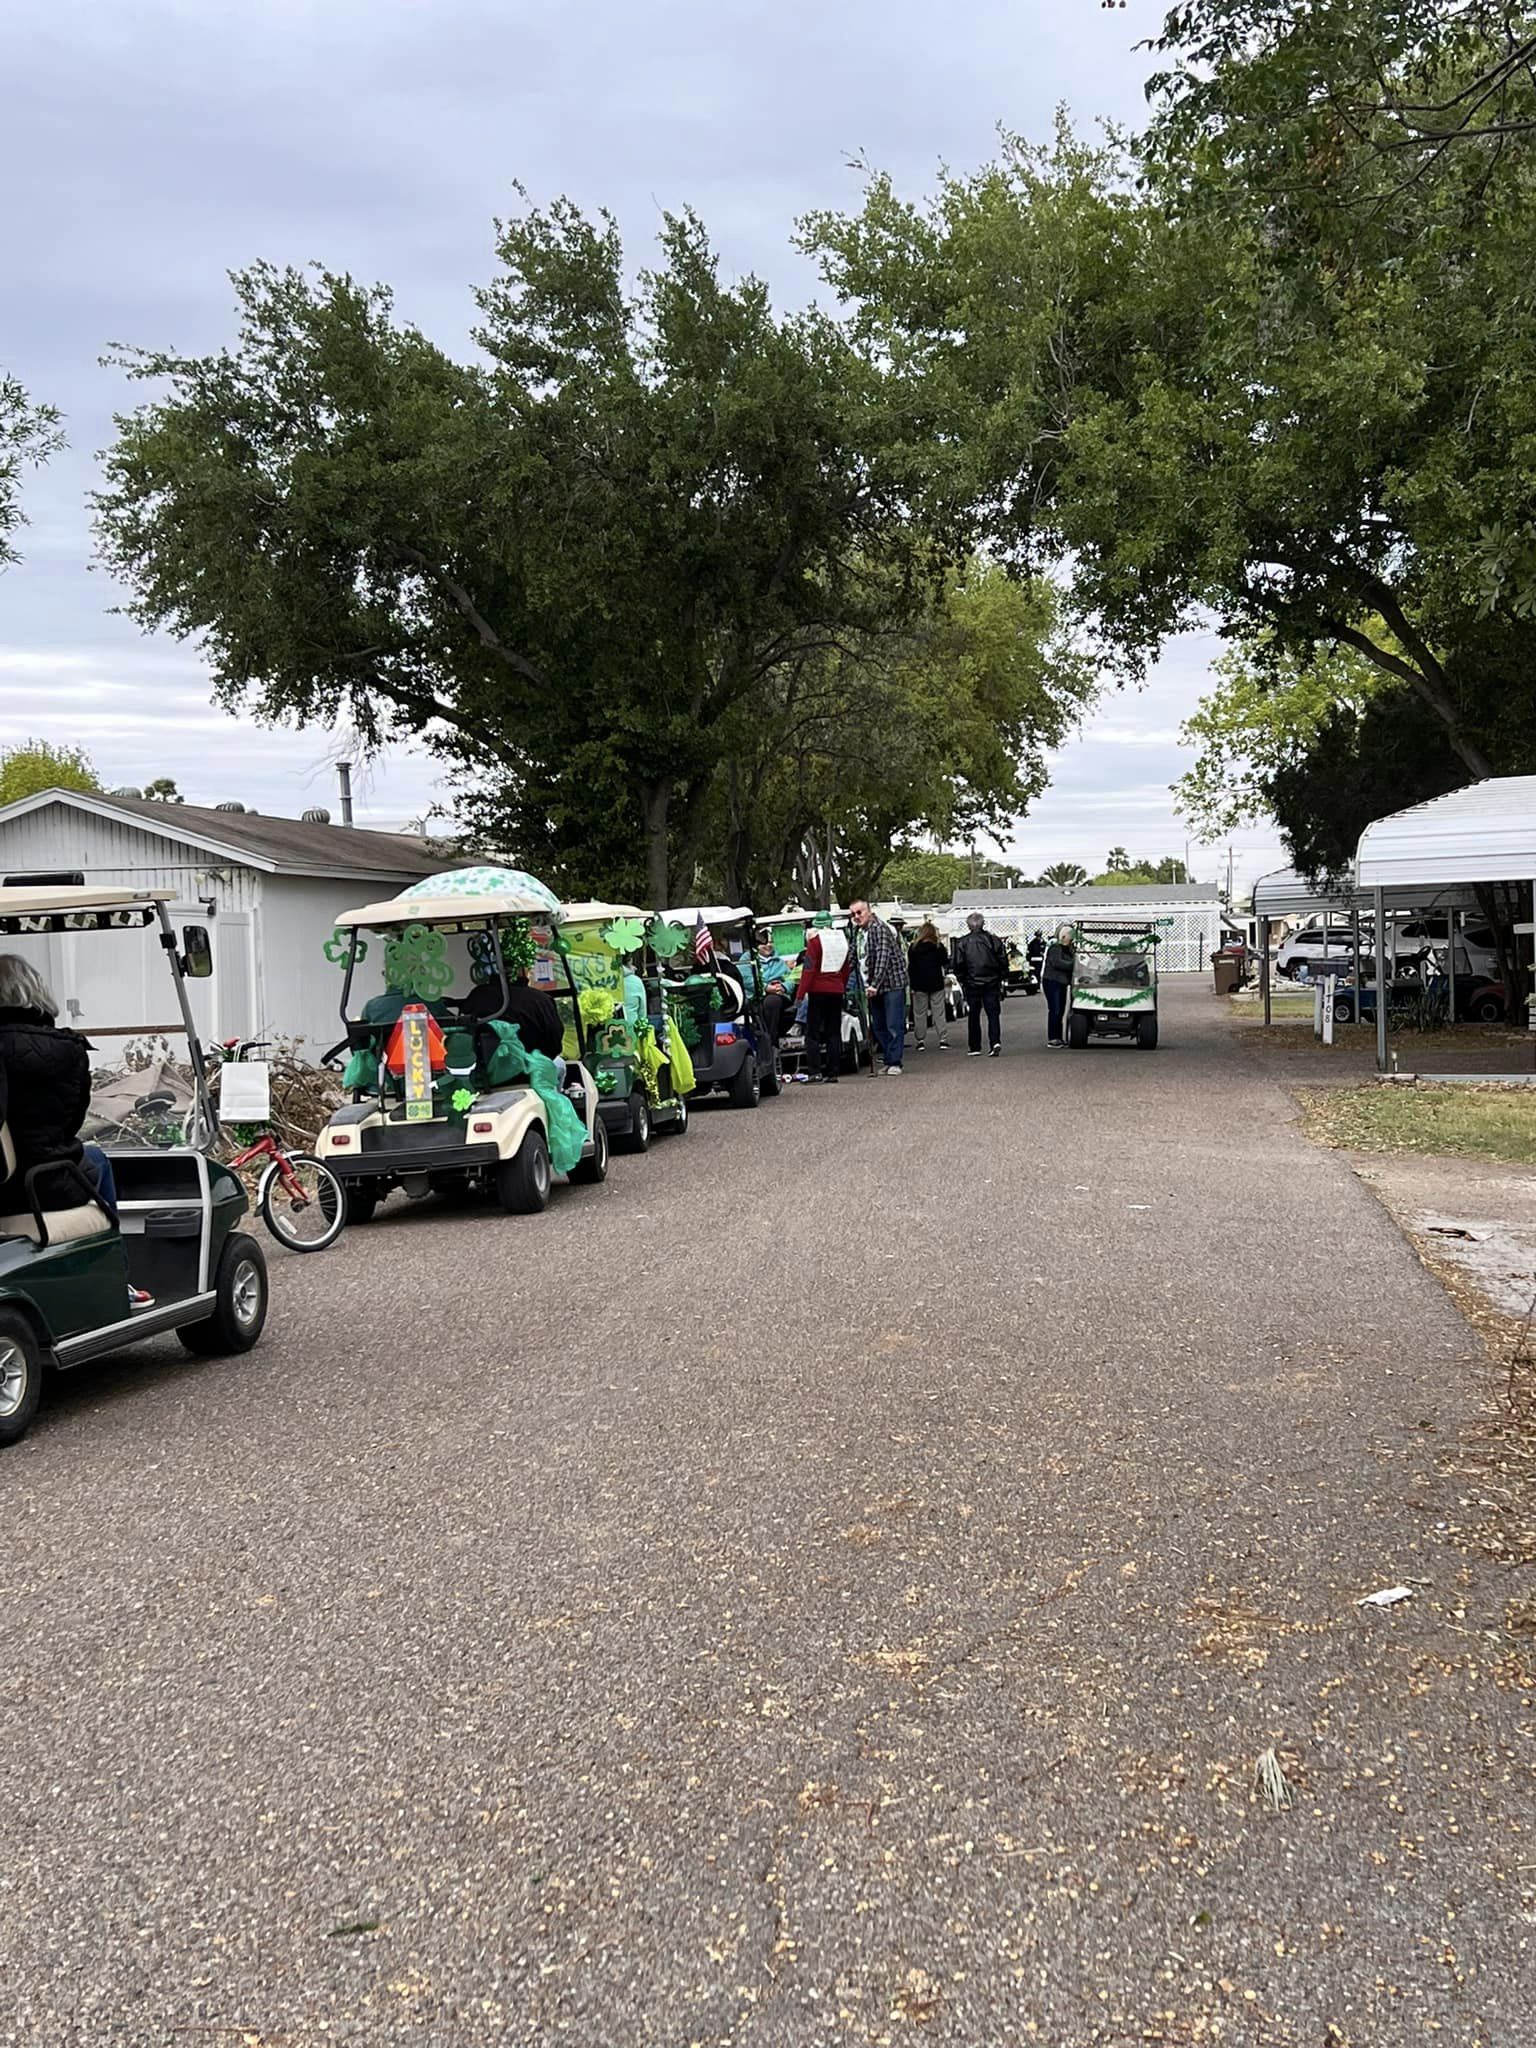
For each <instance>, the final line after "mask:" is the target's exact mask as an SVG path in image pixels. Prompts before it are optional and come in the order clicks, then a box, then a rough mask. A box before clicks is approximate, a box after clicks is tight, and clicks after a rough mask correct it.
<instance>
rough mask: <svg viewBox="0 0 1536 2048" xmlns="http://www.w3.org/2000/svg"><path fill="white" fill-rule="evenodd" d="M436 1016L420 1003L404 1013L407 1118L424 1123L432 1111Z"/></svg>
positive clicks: (407, 1007) (402, 1033) (407, 1120)
mask: <svg viewBox="0 0 1536 2048" xmlns="http://www.w3.org/2000/svg"><path fill="white" fill-rule="evenodd" d="M431 1023H432V1019H431V1017H430V1016H429V1015H428V1013H427V1010H426V1009H425V1007H424V1006H423V1005H422V1004H420V1003H408V1004H407V1005H406V1007H405V1009H403V1010H402V1011H401V1013H400V1038H401V1050H402V1054H403V1058H404V1065H405V1120H406V1122H407V1123H408V1124H417V1123H424V1122H426V1121H427V1119H428V1118H430V1116H431V1114H432V1034H431V1028H430V1027H431Z"/></svg>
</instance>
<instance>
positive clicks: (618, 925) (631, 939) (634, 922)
mask: <svg viewBox="0 0 1536 2048" xmlns="http://www.w3.org/2000/svg"><path fill="white" fill-rule="evenodd" d="M603 944H604V945H605V946H608V947H611V949H612V950H613V951H614V952H615V953H638V952H639V950H640V948H641V947H642V946H643V945H644V944H645V924H644V921H643V920H642V919H640V918H638V917H616V918H615V919H614V920H613V922H612V923H611V924H605V925H604V926H603Z"/></svg>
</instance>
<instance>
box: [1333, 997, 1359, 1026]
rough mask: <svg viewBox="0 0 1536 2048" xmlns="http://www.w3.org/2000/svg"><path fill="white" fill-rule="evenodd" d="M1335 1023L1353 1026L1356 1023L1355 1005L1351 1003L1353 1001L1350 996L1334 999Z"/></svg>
mask: <svg viewBox="0 0 1536 2048" xmlns="http://www.w3.org/2000/svg"><path fill="white" fill-rule="evenodd" d="M1333 1021H1334V1023H1335V1024H1353V1023H1354V1021H1355V1006H1354V1003H1353V1002H1352V1001H1351V999H1350V998H1349V997H1348V996H1335V997H1334V999H1333Z"/></svg>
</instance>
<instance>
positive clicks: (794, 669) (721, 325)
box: [97, 201, 1083, 902]
mask: <svg viewBox="0 0 1536 2048" xmlns="http://www.w3.org/2000/svg"><path fill="white" fill-rule="evenodd" d="M497 253H498V257H499V263H500V267H499V270H498V272H497V274H496V276H495V277H494V279H493V280H492V282H491V283H490V284H489V285H488V286H487V287H486V288H485V289H484V290H482V291H481V292H479V293H478V294H477V298H478V303H479V307H480V312H481V326H480V329H479V332H478V335H477V340H478V342H479V344H480V347H481V350H482V352H483V355H482V359H481V360H478V361H475V362H472V363H468V364H461V363H458V362H455V361H453V360H452V359H450V358H449V357H448V356H447V355H446V354H445V353H444V352H443V351H442V350H440V349H439V348H437V347H436V346H435V345H434V344H433V343H431V342H430V341H428V340H427V339H426V338H425V337H424V336H423V335H421V334H420V333H419V332H417V331H416V330H415V329H414V328H411V327H409V326H408V325H405V324H403V323H401V322H400V321H399V320H398V319H397V317H396V315H395V312H394V309H393V305H392V303H391V300H390V296H389V294H388V292H387V291H386V290H384V289H383V288H382V287H372V288H366V287H363V286H360V285H358V284H356V283H355V282H354V281H353V280H352V279H350V278H347V277H344V276H339V275H335V274H332V273H329V272H324V271H312V272H301V271H296V270H291V269H289V270H281V269H276V268H272V267H269V266H257V267H256V268H254V269H252V270H249V271H247V272H245V273H243V274H241V275H240V276H238V277H237V278H236V279H235V291H236V298H237V303H238V309H239V332H238V337H237V339H236V341H235V343H234V345H233V346H232V347H230V348H228V349H226V350H223V351H221V352H219V353H218V354H216V355H213V356H208V357H203V358H189V357H182V356H177V355H174V354H170V353H166V352H159V351H134V352H130V353H129V354H128V355H127V356H126V357H125V358H124V359H123V360H124V363H125V365H126V367H127V368H128V370H129V372H130V374H131V375H133V376H134V377H136V378H139V379H143V380H149V381H151V382H153V383H154V384H155V385H156V386H157V387H158V389H159V392H160V395H158V396H156V397H155V398H153V399H151V400H150V401H149V402H148V403H146V404H144V405H143V406H141V407H140V408H139V409H138V410H137V411H135V412H134V413H132V414H130V415H128V416H127V417H125V418H123V419H121V420H120V421H119V422H118V435H117V440H116V442H115V444H114V446H113V448H112V449H111V450H110V451H109V454H108V457H107V463H106V481H105V486H104V488H103V490H102V492H101V494H100V496H99V498H98V500H97V512H98V526H99V532H100V536H101V545H102V550H103V553H104V555H105V557H106V559H107V561H108V563H109V564H110V566H111V567H112V568H113V569H114V570H115V571H116V572H117V573H118V575H119V576H120V577H121V578H122V579H123V580H124V581H125V583H126V584H127V586H128V588H129V590H130V592H131V593H132V596H131V608H132V610H133V613H134V615H135V616H136V617H137V618H139V619H140V621H141V622H142V623H144V624H146V625H150V626H158V627H165V628H168V629H169V630H171V631H172V632H174V633H176V634H179V635H183V636H192V637H196V638H197V639H199V640H200V641H201V643H202V645H203V647H204V648H205V650H206V652H207V654H208V656H209V659H210V661H211V663H212V666H213V672H214V679H215V689H216V693H217V695H218V696H219V698H220V699H221V700H222V701H223V702H225V703H226V704H229V705H231V706H233V705H236V704H243V703H250V704H252V705H253V706H254V708H255V709H256V711H257V712H258V714H259V715H261V716H262V717H265V718H269V719H275V720H292V721H297V722H303V723H310V722H329V721H337V720H342V721H346V722H348V723H350V725H351V726H352V727H354V728H355V730H356V731H357V732H358V733H359V734H360V735H361V737H362V739H363V741H364V743H365V744H373V743H377V742H379V741H381V740H383V739H386V738H388V737H391V736H402V735H409V736H413V737H418V738H420V739H422V740H424V741H425V742H426V744H428V745H429V746H431V747H432V748H434V749H435V750H436V751H437V752H438V753H439V754H441V755H442V756H444V757H445V758H446V759H447V760H448V761H449V762H450V763H451V764H453V766H454V768H455V769H456V770H457V771H458V773H459V775H460V778H461V780H462V782H463V783H464V784H465V785H467V810H468V813H469V815H470V817H471V819H472V820H473V822H474V823H475V824H476V825H477V827H478V828H479V829H480V830H481V831H482V832H484V833H487V834H489V835H491V836H492V837H494V838H496V839H497V840H498V841H499V842H501V843H502V844H504V845H506V846H507V847H508V849H509V850H513V851H516V852H518V853H519V854H521V855H522V856H523V857H524V858H525V859H526V860H527V861H528V863H529V864H530V865H533V866H535V867H536V868H538V870H539V871H540V872H545V871H548V872H549V873H550V875H551V878H552V879H553V880H555V881H556V883H557V885H559V886H565V887H577V886H584V887H587V888H595V887H598V886H599V885H601V886H602V887H604V888H605V889H609V890H612V889H615V888H618V887H620V886H621V885H622V886H625V887H627V888H631V889H640V888H644V889H646V890H647V891H648V892H649V896H650V899H651V900H652V901H653V902H660V901H663V900H666V899H667V898H668V897H670V896H672V895H673V893H674V892H675V891H679V890H681V889H683V888H685V887H686V886H687V885H689V884H690V883H691V882H692V879H693V877H694V875H695V874H696V873H697V872H698V870H699V869H700V867H701V865H702V864H705V863H706V862H707V861H709V860H710V859H713V858H715V847H716V841H717V835H718V833H719V831H720V829H721V827H722V825H723V826H724V828H725V830H726V831H727V833H729V834H734V835H735V836H736V838H737V839H738V841H740V840H741V838H742V834H743V833H744V832H745V834H746V840H745V842H743V843H740V844H738V845H737V847H736V849H735V850H734V851H728V852H727V853H726V855H725V861H726V865H727V869H728V871H729V872H732V873H734V874H735V875H737V876H739V877H743V878H745V877H746V876H747V875H748V874H749V873H755V872H756V871H757V868H756V867H755V866H754V863H756V864H757V866H761V865H763V864H764V863H766V864H767V865H769V866H770V867H771V866H772V865H773V857H771V856H770V853H769V850H768V847H767V842H766V837H765V834H764V831H763V829H762V823H761V820H759V822H758V823H757V824H756V825H753V824H750V823H749V822H748V817H749V814H750V810H751V807H750V806H748V807H747V811H745V812H744V811H743V809H742V805H741V802H740V800H739V790H738V792H737V793H736V794H733V792H732V791H731V789H730V788H728V787H727V786H726V785H727V781H728V774H727V771H728V769H734V770H735V771H736V772H737V780H738V783H739V781H740V774H741V771H742V769H743V767H744V766H745V767H746V768H747V771H748V772H749V773H750V772H753V771H752V769H751V764H749V763H747V761H746V756H747V753H748V751H749V749H751V748H756V750H757V752H758V754H759V755H763V754H765V753H766V754H767V755H768V756H769V757H770V758H769V767H770V768H771V770H772V771H773V773H772V779H773V780H774V784H775V790H774V805H775V812H776V815H788V814H791V813H792V814H794V829H795V830H796V831H798V832H801V833H802V835H803V834H806V833H812V834H814V833H815V832H824V831H825V830H826V829H828V828H830V829H831V831H832V833H833V838H834V843H835V844H837V845H840V846H842V847H843V848H844V850H845V852H846V855H847V858H846V859H845V861H844V866H845V867H847V868H848V870H849V872H857V873H858V874H859V875H860V876H865V875H870V874H871V873H872V869H871V862H872V860H873V859H874V852H873V849H874V841H873V840H872V839H869V838H868V835H869V834H870V833H871V832H877V831H878V832H883V833H884V834H885V837H884V840H883V847H884V849H885V850H886V851H888V850H889V848H890V846H891V845H892V844H893V843H894V838H895V836H896V835H897V834H899V832H900V831H902V830H903V829H906V828H907V827H908V826H910V825H911V824H913V823H915V822H924V823H928V822H936V821H938V820H939V819H941V818H944V819H947V818H948V817H949V816H950V815H953V816H955V817H957V818H959V817H963V816H966V815H975V816H986V815H993V814H997V813H998V812H999V811H1000V809H1001V808H1004V807H1006V806H1007V805H1008V804H1010V803H1016V802H1022V801H1023V800H1025V799H1026V797H1027V794H1028V792H1029V790H1030V789H1031V788H1032V787H1034V786H1037V784H1038V779H1039V768H1038V759H1037V757H1034V756H1030V757H1028V758H1027V759H1026V758H1025V754H1023V753H1021V751H1020V750H1021V749H1025V750H1027V748H1028V747H1029V746H1030V745H1032V744H1033V743H1034V742H1035V741H1036V740H1038V741H1039V742H1040V743H1042V744H1044V743H1046V742H1048V741H1049V740H1050V738H1051V737H1052V735H1053V734H1057V733H1059V731H1060V729H1061V726H1062V722H1063V719H1064V718H1065V717H1066V716H1067V715H1069V714H1070V709H1071V706H1072V704H1073V703H1074V702H1075V698H1076V694H1077V693H1078V692H1079V691H1080V689H1081V688H1082V686H1083V685H1082V677H1081V673H1080V671H1079V670H1077V669H1076V668H1075V667H1073V665H1071V664H1070V663H1064V664H1063V668H1062V672H1061V677H1062V679H1061V683H1060V686H1059V687H1060V690H1061V694H1062V697H1063V705H1064V709H1063V710H1062V712H1061V713H1060V714H1058V713H1057V712H1056V711H1055V709H1054V708H1053V705H1052V704H1051V703H1050V702H1049V701H1048V700H1049V699H1050V697H1051V695H1052V693H1053V691H1055V690H1056V689H1057V687H1058V685H1057V682H1056V679H1055V677H1054V676H1049V677H1048V676H1047V675H1046V672H1045V656H1044V653H1043V649H1044V646H1045V643H1046V641H1047V639H1048V638H1049V635H1050V633H1051V631H1052V629H1053V626H1054V619H1053V616H1052V615H1051V610H1050V605H1049V601H1048V599H1047V598H1046V596H1045V595H1043V594H1042V593H1040V592H1038V591H1035V592H1031V591H1029V590H1028V589H1025V588H1022V587H1021V586H1019V585H1017V584H1010V585H1009V587H1008V593H1004V592H1003V591H1002V590H1001V589H1000V588H999V587H998V586H997V585H996V584H995V583H994V582H993V581H991V580H988V579H985V578H974V577H968V576H967V575H966V574H965V573H964V572H963V571H962V570H960V569H959V568H958V567H950V568H947V567H946V557H945V552H944V551H943V550H942V549H941V548H940V547H939V545H938V543H937V540H936V538H935V537H934V536H933V535H932V534H931V533H928V532H925V531H924V530H922V529H921V528H920V527H919V526H918V525H917V524H915V523H914V520H913V517H912V513H911V509H910V500H911V497H912V493H911V490H910V484H911V475H912V455H911V451H910V450H908V449H906V448H905V447H904V446H903V445H902V444H901V442H900V439H899V437H897V436H895V435H893V432H892V430H891V426H890V423H889V420H888V417H887V410H886V399H885V390H886V382H885V380H884V379H883V378H882V376H881V375H880V374H879V373H878V371H877V370H876V369H875V368H873V367H872V366H871V365H870V363H869V362H868V360H867V359H866V358H865V357H864V356H863V355H862V354H861V352H860V351H859V350H857V349H856V348H854V347H853V346H852V345H851V343H850V341H849V340H848V338H847V337H846V335H845V334H844V333H843V332H842V330H841V329H840V327H839V326H838V324H837V323H836V322H835V321H834V320H832V319H831V318H829V317H828V316H827V315H826V314H824V313H821V312H818V311H814V310H813V311H808V312H803V313H798V314H793V315H789V316H779V315H776V314H775V313H774V311H773V309H772V308H771V306H770V304H769V300H768V295H767V292H766V290H765V288H764V287H763V286H762V284H761V283H760V282H758V281H757V280H756V279H754V278H750V277H749V278H747V279H745V280H743V281H742V282H741V283H739V284H736V285H727V284H725V283H723V282H722V281H721V278H720V276H719V271H718V265H717V262H716V259H715V256H714V254H713V251H712V250H711V248H710V246H709V244H708V241H707V238H706V236H705V234H704V230H703V228H702V226H701V224H700V223H699V221H698V220H697V219H696V218H695V217H694V216H692V215H687V214H685V215H681V216H676V217H668V218H667V219H666V221H665V223H664V226H663V229H662V233H661V237H660V259H659V262H658V264H657V266H656V268H654V269H652V270H648V271H643V272H642V273H641V274H640V276H639V278H638V280H637V282H636V284H635V286H634V287H633V289H630V288H628V287H627V286H626V283H625V270H624V261H623V251H622V249H621V246H620V243H619V238H618V234H617V231H616V229H615V227H614V224H613V222H612V221H611V220H609V219H608V218H606V217H605V216H602V217H599V218H597V219H595V220H594V219H589V218H588V217H587V216H585V215H583V214H582V213H580V212H579V211H578V210H577V209H576V208H575V207H573V206H571V205H570V204H569V203H568V202H565V201H561V202H559V203H557V204H556V205H555V206H553V207H552V208H550V209H549V210H547V211H539V210H536V209H530V210H528V211H526V212H525V213H523V214H521V215H519V216H517V217H515V218H513V219H511V220H509V221H505V222H503V223H501V224H500V226H499V228H498V242H497ZM946 634H948V635H950V636H951V644H952V649H953V651H954V652H955V653H956V655H957V660H956V662H955V664H954V666H955V667H956V668H957V669H958V670H962V671H964V672H965V673H964V674H963V675H962V677H961V679H960V680H958V681H957V680H956V679H955V677H954V676H953V675H946V676H945V678H944V679H943V685H942V693H943V694H945V696H946V701H945V704H944V706H943V707H942V709H943V715H944V716H945V717H946V718H947V719H948V721H949V724H950V727H951V733H952V738H951V745H952V749H953V752H952V756H951V758H952V762H953V766H952V768H951V770H950V772H948V773H947V774H946V773H944V772H943V771H942V768H941V767H940V766H939V765H938V764H936V762H935V759H934V748H933V745H932V743H931V738H930V736H929V735H928V734H926V733H924V732H923V731H922V729H921V718H922V715H923V712H924V702H923V700H924V694H925V692H926V693H927V694H928V696H930V697H931V696H933V695H935V694H936V693H940V682H939V679H938V678H937V676H936V674H935V667H936V665H935V663H934V662H933V661H932V659H931V658H930V659H929V662H928V669H927V671H926V674H925V671H924V668H923V663H924V658H925V649H927V650H931V649H932V647H933V646H934V645H935V644H936V642H938V641H939V640H942V639H943V637H944V636H945V635H946ZM956 635H958V636H959V638H958V639H956V638H955V636H956ZM1026 635H1027V636H1028V639H1027V641H1026V638H1025V637H1024V636H1026ZM1001 636H1011V637H1010V645H1009V647H1008V649H1007V650H1006V656H1005V653H1004V650H1003V649H1002V648H1001V647H1000V646H999V645H998V644H997V643H998V641H999V638H1000V637H1001ZM1026 671H1027V673H1026ZM809 700H814V703H815V705H816V706H817V707H818V708H817V712H816V717H817V718H818V719H819V721H820V730H821V735H822V738H821V742H820V743H818V744H812V745H810V746H809V747H806V746H801V745H800V742H801V740H802V739H803V738H804V735H805V732H806V729H807V728H806V722H805V720H806V704H807V702H808V701H809ZM861 706H863V707H865V709H866V712H867V715H863V716H862V722H861V712H860V707H861ZM882 721H883V722H884V723H885V725H886V726H887V728H888V729H887V730H882ZM983 728H985V730H984V729H983ZM901 735H904V744H903V746H902V747H901V749H900V751H901V753H902V757H903V762H904V765H905V766H906V768H907V769H909V770H910V772H909V773H908V774H907V777H906V781H905V785H904V788H903V790H902V794H901V797H900V799H899V800H898V799H897V797H896V794H895V783H894V781H891V782H888V784H887V786H886V794H885V797H884V809H883V811H882V814H881V815H880V816H879V817H878V818H877V817H875V816H873V814H871V813H870V809H869V805H868V803H867V802H865V803H864V805H863V807H862V809H861V806H860V800H859V795H858V792H857V791H855V790H854V789H853V788H852V783H853V780H854V778H853V776H852V775H851V773H850V772H849V770H848V768H847V765H846V764H847V760H848V758H849V757H850V756H851V755H853V754H855V753H857V754H858V756H859V757H860V759H861V760H864V759H866V758H867V756H868V754H869V751H870V749H871V748H872V747H878V746H881V745H884V746H885V748H886V751H887V754H889V753H890V752H891V751H892V750H893V749H894V746H895V742H896V741H897V739H898V737H899V736H901ZM797 749H798V751H797ZM786 750H787V751H786ZM839 756H840V757H842V759H843V763H844V765H843V768H842V771H841V773H838V774H833V773H831V772H830V764H831V763H832V762H833V761H834V759H835V758H837V757H839ZM813 771H814V772H813ZM818 783H819V784H820V788H819V789H818V786H817V785H818ZM862 786H863V788H864V789H865V791H866V792H867V790H868V786H869V777H868V776H867V775H866V776H865V777H864V782H863V785H862ZM834 799H835V802H834ZM904 806H905V807H904ZM913 806H915V807H916V808H913ZM861 832H862V833H864V834H865V835H866V845H865V848H864V851H863V852H862V853H861V852H858V851H857V850H856V848H855V841H856V840H857V838H858V835H859V834H860V833H861ZM798 850H799V849H798V848H797V849H796V851H797V852H798ZM786 864H789V865H792V864H793V863H792V859H791V857H790V855H789V854H788V853H785V854H783V855H781V856H779V857H777V866H778V870H779V872H783V871H784V869H785V867H786ZM875 865H876V866H878V862H875Z"/></svg>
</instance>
